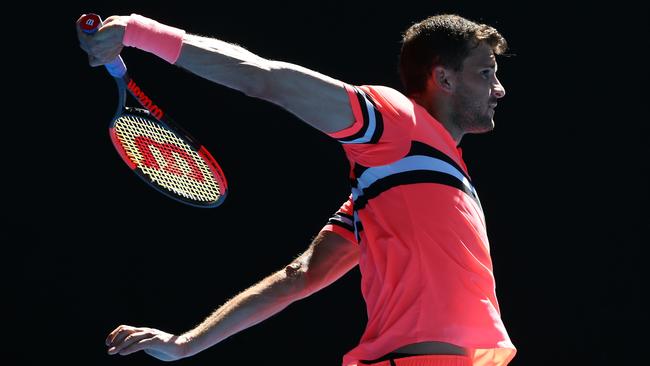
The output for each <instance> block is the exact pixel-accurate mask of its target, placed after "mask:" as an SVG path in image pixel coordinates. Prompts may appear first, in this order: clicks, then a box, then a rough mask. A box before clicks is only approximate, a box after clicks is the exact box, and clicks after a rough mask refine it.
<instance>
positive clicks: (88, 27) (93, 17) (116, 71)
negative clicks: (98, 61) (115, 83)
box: [79, 13, 126, 78]
mask: <svg viewBox="0 0 650 366" xmlns="http://www.w3.org/2000/svg"><path fill="white" fill-rule="evenodd" d="M79 26H80V28H81V31H82V32H84V33H86V34H95V32H97V30H98V29H99V27H101V26H102V18H100V17H99V15H97V14H93V13H90V14H84V15H83V16H82V17H81V19H80V20H79ZM104 66H105V67H106V70H108V73H109V74H111V75H112V76H113V77H116V78H121V77H122V76H124V75H125V74H126V65H125V64H124V61H123V60H122V57H121V56H120V55H117V57H116V58H115V59H114V60H113V61H111V62H109V63H107V64H104Z"/></svg>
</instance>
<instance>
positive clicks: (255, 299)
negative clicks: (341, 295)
mask: <svg viewBox="0 0 650 366" xmlns="http://www.w3.org/2000/svg"><path fill="white" fill-rule="evenodd" d="M358 258H359V254H358V247H357V245H356V244H355V243H352V242H350V241H348V240H347V239H345V238H343V237H341V236H340V235H338V234H335V233H332V232H323V233H321V234H319V235H318V236H317V237H316V239H314V241H313V242H312V243H311V245H310V247H309V249H307V250H306V251H305V252H304V253H303V254H302V255H300V256H299V257H298V258H296V259H295V260H294V261H293V262H292V263H291V264H289V265H288V266H286V267H285V268H284V269H282V270H280V271H278V272H275V273H273V274H272V275H270V276H268V277H266V278H265V279H263V280H262V281H260V282H259V283H257V284H256V285H254V286H251V287H250V288H248V289H246V290H245V291H243V292H241V293H240V294H238V295H237V296H235V297H233V298H232V299H230V300H229V301H228V302H226V303H225V304H224V305H222V306H221V307H219V308H218V309H217V310H215V311H214V312H213V313H212V315H210V316H209V317H208V318H206V319H205V320H204V321H203V322H202V323H201V324H199V325H198V326H196V327H195V328H194V329H192V330H190V331H188V332H186V333H185V334H183V335H182V336H181V338H185V339H187V344H186V350H187V354H186V356H185V357H189V356H191V355H194V354H196V353H198V352H201V351H203V350H205V349H206V348H209V347H211V346H213V345H215V344H217V343H219V342H221V341H222V340H224V339H226V338H228V337H229V336H231V335H233V334H236V333H238V332H240V331H242V330H244V329H246V328H249V327H251V326H253V325H255V324H257V323H259V322H261V321H263V320H266V319H268V318H269V317H271V316H273V315H274V314H276V313H278V312H280V311H281V310H283V309H284V308H286V307H287V306H289V305H290V304H291V303H293V302H294V301H296V300H299V299H302V298H304V297H307V296H309V295H311V294H313V293H315V292H317V291H319V290H320V289H322V288H324V287H326V286H328V285H329V284H331V283H332V282H334V281H336V280H337V279H338V278H340V277H341V276H343V275H344V274H345V273H347V272H348V271H349V270H350V269H351V268H353V267H354V266H355V265H356V264H357V263H358Z"/></svg>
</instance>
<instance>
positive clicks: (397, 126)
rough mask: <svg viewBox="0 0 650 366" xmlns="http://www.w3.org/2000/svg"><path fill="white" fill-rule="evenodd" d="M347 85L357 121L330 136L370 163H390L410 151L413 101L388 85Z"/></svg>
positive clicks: (355, 158)
mask: <svg viewBox="0 0 650 366" xmlns="http://www.w3.org/2000/svg"><path fill="white" fill-rule="evenodd" d="M345 89H346V91H347V93H348V97H349V101H350V106H351V107H352V112H353V114H354V122H353V124H352V125H351V126H350V127H348V128H345V129H343V130H341V131H337V132H333V133H330V134H329V136H330V137H332V138H334V139H336V140H338V141H339V142H340V143H341V144H342V145H343V149H344V150H345V153H346V155H347V156H348V158H349V159H350V160H351V161H353V162H357V163H359V164H361V165H363V166H367V167H370V166H378V165H385V164H389V163H391V162H393V161H395V160H398V159H400V158H402V157H403V156H404V155H406V153H407V152H408V151H409V149H410V146H411V133H412V131H413V127H414V124H415V112H414V106H413V102H412V101H411V100H410V99H408V98H407V97H406V96H404V95H403V94H401V93H400V92H398V91H397V90H395V89H391V88H388V87H384V86H353V85H349V84H345Z"/></svg>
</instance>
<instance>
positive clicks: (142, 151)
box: [108, 107, 228, 208]
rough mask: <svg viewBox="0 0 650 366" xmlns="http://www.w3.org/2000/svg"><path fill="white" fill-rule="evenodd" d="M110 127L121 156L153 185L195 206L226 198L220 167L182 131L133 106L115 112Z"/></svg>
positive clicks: (223, 178)
mask: <svg viewBox="0 0 650 366" xmlns="http://www.w3.org/2000/svg"><path fill="white" fill-rule="evenodd" d="M108 130H109V135H110V138H111V141H112V143H113V146H114V147H115V149H116V150H117V152H118V154H119V155H120V157H121V158H122V160H123V161H124V162H125V163H126V165H127V166H129V168H131V170H132V171H133V172H134V173H135V174H136V175H137V176H138V177H140V178H141V179H142V180H143V181H144V182H146V183H147V184H149V185H150V186H151V187H153V188H154V189H156V190H158V191H159V192H161V193H163V194H165V195H167V196H168V197H170V198H172V199H175V200H177V201H180V202H182V203H185V204H188V205H191V206H195V207H204V208H211V207H217V206H219V205H220V204H221V203H223V201H224V199H225V198H226V194H227V191H228V185H227V182H226V178H225V175H224V174H223V171H222V170H221V167H220V166H219V164H217V162H216V160H215V159H214V158H213V157H212V155H211V154H210V152H209V151H208V150H207V149H206V148H205V147H203V146H201V145H199V144H198V143H196V140H194V139H193V138H192V137H191V136H189V135H187V134H186V133H185V132H184V131H181V130H180V129H178V128H175V127H174V126H171V125H169V124H167V123H165V122H163V121H160V120H158V119H156V118H154V117H153V116H152V115H151V113H150V112H149V111H148V110H145V109H141V108H132V107H125V108H124V109H123V111H122V113H118V114H116V116H115V117H114V118H113V120H112V121H111V123H110V124H109V129H108Z"/></svg>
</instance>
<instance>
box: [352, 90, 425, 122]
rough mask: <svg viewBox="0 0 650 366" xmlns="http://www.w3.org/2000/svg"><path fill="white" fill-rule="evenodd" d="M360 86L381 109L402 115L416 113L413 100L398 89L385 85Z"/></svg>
mask: <svg viewBox="0 0 650 366" xmlns="http://www.w3.org/2000/svg"><path fill="white" fill-rule="evenodd" d="M358 88H359V89H361V90H362V91H363V92H364V93H366V94H367V95H369V96H370V98H372V99H373V101H374V102H375V104H376V105H375V107H377V108H379V109H383V110H389V111H390V112H392V113H393V114H395V115H400V116H406V115H412V114H413V113H414V112H413V110H414V107H413V101H412V100H410V99H409V98H408V97H406V95H404V94H402V93H401V92H400V91H398V90H396V89H393V88H391V87H388V86H383V85H361V86H359V87H358Z"/></svg>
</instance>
